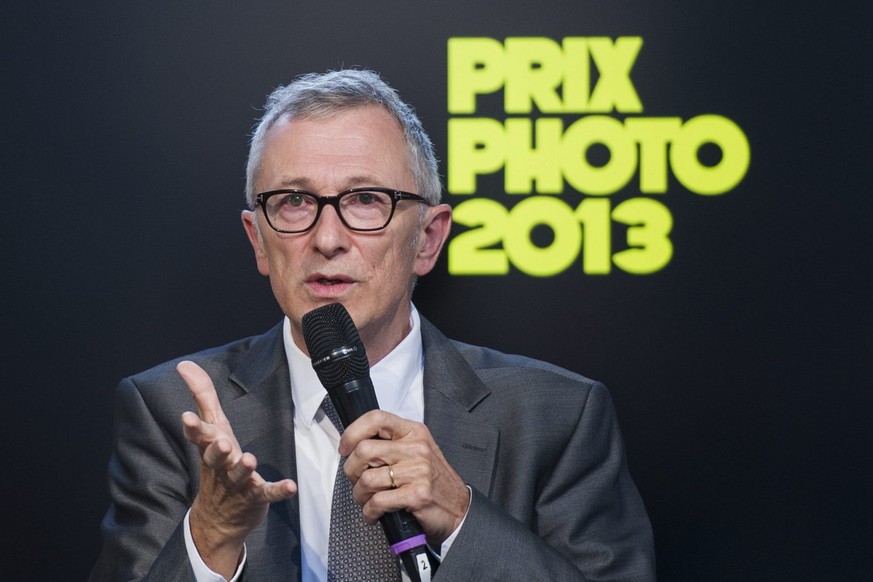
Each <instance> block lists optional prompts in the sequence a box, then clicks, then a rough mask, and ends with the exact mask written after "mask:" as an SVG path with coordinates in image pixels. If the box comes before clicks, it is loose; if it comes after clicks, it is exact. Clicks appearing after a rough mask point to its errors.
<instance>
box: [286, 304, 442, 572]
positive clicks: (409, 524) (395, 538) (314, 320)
mask: <svg viewBox="0 0 873 582" xmlns="http://www.w3.org/2000/svg"><path fill="white" fill-rule="evenodd" d="M303 339H304V341H305V342H306V348H307V349H308V350H309V356H310V357H311V358H312V367H313V368H314V369H315V373H316V374H317V375H318V379H319V380H320V381H321V383H322V385H323V386H324V387H325V389H326V390H327V394H328V396H330V400H331V402H332V403H333V406H334V408H336V411H337V413H338V415H339V417H340V420H341V421H342V424H343V426H344V427H346V426H348V425H350V424H351V423H352V422H354V421H355V420H357V419H358V417H360V416H361V415H363V414H365V413H367V412H369V411H370V410H376V409H378V408H379V402H378V400H377V399H376V392H375V390H374V389H373V382H372V380H370V365H369V363H368V362H367V352H366V351H365V349H364V344H363V343H362V342H361V337H360V335H359V334H358V329H357V328H356V327H355V323H354V322H353V321H352V318H351V316H349V313H348V311H346V308H345V307H343V306H342V304H340V303H331V304H329V305H324V306H322V307H319V308H317V309H313V310H312V311H310V312H309V313H306V314H305V315H304V316H303ZM379 522H380V523H381V524H382V529H383V530H384V532H385V537H386V538H388V544H389V545H390V546H391V553H392V554H394V555H395V556H399V557H400V560H401V562H402V563H403V567H404V568H405V569H406V573H407V574H408V575H409V577H410V578H411V579H412V580H413V582H429V581H430V579H431V576H432V575H433V573H434V572H435V571H436V569H437V567H438V565H439V562H438V561H437V560H436V558H435V557H434V556H432V555H431V553H430V552H429V551H428V549H427V546H426V539H425V535H424V531H423V530H422V529H421V526H420V525H419V523H418V522H417V521H416V520H415V517H414V516H413V515H412V514H411V513H409V512H408V511H405V510H398V511H394V512H391V513H386V514H385V515H383V516H382V517H381V518H380V519H379Z"/></svg>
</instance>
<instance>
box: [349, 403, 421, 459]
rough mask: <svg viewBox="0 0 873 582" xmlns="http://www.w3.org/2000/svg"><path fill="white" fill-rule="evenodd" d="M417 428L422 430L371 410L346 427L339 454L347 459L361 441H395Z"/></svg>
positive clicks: (383, 412)
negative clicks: (373, 439) (374, 439)
mask: <svg viewBox="0 0 873 582" xmlns="http://www.w3.org/2000/svg"><path fill="white" fill-rule="evenodd" d="M418 427H422V428H424V425H423V424H419V423H417V422H413V421H411V420H407V419H405V418H401V417H399V416H397V415H394V414H391V413H390V412H385V411H384V410H371V411H370V412H368V413H366V414H364V415H363V416H361V417H359V418H358V419H357V420H356V421H355V422H353V423H352V424H350V425H349V426H347V427H346V429H345V431H344V432H343V436H342V438H341V439H340V446H339V453H340V455H342V456H344V457H347V456H348V455H349V453H351V452H352V451H353V450H354V449H355V448H356V447H357V446H358V444H359V443H360V442H361V441H364V440H367V439H372V438H379V439H383V440H388V441H397V440H400V439H402V438H404V437H408V436H410V434H412V433H414V432H415V431H416V430H418ZM425 430H427V429H425Z"/></svg>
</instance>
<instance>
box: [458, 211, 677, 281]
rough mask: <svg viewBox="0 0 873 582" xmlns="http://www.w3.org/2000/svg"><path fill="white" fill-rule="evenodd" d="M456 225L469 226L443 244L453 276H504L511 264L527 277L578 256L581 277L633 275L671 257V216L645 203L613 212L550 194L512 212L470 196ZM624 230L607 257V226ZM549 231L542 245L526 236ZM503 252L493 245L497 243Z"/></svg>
mask: <svg viewBox="0 0 873 582" xmlns="http://www.w3.org/2000/svg"><path fill="white" fill-rule="evenodd" d="M454 220H455V222H456V223H458V224H461V225H464V226H467V227H470V230H466V231H464V232H462V233H460V234H458V235H457V236H456V237H455V238H453V239H452V240H451V241H450V243H449V248H448V268H449V273H451V274H452V275H505V274H507V273H508V272H509V267H510V264H511V265H512V266H514V267H515V268H517V269H518V270H519V271H521V272H522V273H525V274H527V275H531V276H534V277H551V276H553V275H557V274H559V273H562V272H564V271H566V270H567V269H568V268H570V266H571V265H572V264H573V263H574V262H575V261H576V259H577V258H578V257H579V255H580V254H581V256H582V271H583V272H584V273H585V274H588V275H605V274H608V273H610V272H611V270H612V265H613V264H614V265H615V266H616V267H618V268H619V269H621V270H622V271H625V272H627V273H632V274H636V275H645V274H649V273H654V272H655V271H659V270H660V269H663V268H664V267H665V266H666V265H667V263H669V262H670V259H671V257H672V256H673V243H672V241H671V240H670V238H669V235H670V231H671V229H672V227H673V216H672V215H671V214H670V211H669V210H668V209H667V207H666V206H664V205H663V204H661V203H660V202H658V201H657V200H654V199H652V198H631V199H628V200H624V201H623V202H620V203H618V204H616V205H615V207H614V208H612V203H611V201H610V200H609V199H608V198H594V197H588V198H585V199H584V200H582V202H581V203H580V204H579V205H578V206H577V207H576V208H575V209H573V208H572V207H571V206H570V205H569V204H567V202H565V201H564V200H562V199H560V198H556V197H552V196H531V197H528V198H525V199H524V200H522V201H521V202H519V203H518V204H516V205H515V206H513V207H512V208H511V209H508V208H506V207H505V206H504V205H503V204H501V203H500V202H498V201H496V200H493V199H490V198H473V199H470V200H465V201H464V202H462V203H461V204H458V205H457V206H456V207H455V209H454ZM613 221H614V222H616V223H620V224H624V225H627V229H626V233H627V234H626V237H627V246H628V247H629V248H625V249H623V250H620V251H618V252H616V253H613V252H612V222H613ZM538 226H546V227H548V228H549V229H551V231H552V233H553V238H552V241H551V243H550V244H549V245H548V246H545V247H542V246H538V245H537V244H534V242H533V240H532V239H531V232H532V231H533V229H534V228H536V227H538ZM501 244H502V246H496V245H501Z"/></svg>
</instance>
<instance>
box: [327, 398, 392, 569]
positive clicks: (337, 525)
mask: <svg viewBox="0 0 873 582" xmlns="http://www.w3.org/2000/svg"><path fill="white" fill-rule="evenodd" d="M321 409H322V410H323V411H324V413H325V415H326V416H327V417H328V418H329V419H330V421H331V422H332V423H333V425H334V426H335V427H336V429H337V430H338V431H339V433H340V434H343V425H342V422H340V419H339V415H338V414H337V412H336V409H335V408H334V407H333V403H331V401H330V398H329V397H325V399H324V401H323V402H322V403H321ZM345 461H346V460H345V458H341V459H340V463H339V467H337V472H336V483H335V484H334V487H333V500H332V502H331V509H330V538H329V541H328V550H327V579H328V582H371V581H372V582H381V581H385V582H388V581H391V582H395V581H397V580H400V568H399V567H398V564H397V558H395V557H394V556H393V555H392V554H391V551H390V550H389V549H388V540H386V539H385V533H384V532H383V531H382V526H380V525H379V524H378V523H377V524H375V525H367V523H366V522H365V521H364V516H363V514H362V513H361V507H360V506H359V505H358V504H357V503H355V499H354V498H353V497H352V484H351V483H350V482H349V479H348V477H346V474H345V473H344V472H343V464H344V463H345Z"/></svg>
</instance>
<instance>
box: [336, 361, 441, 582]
mask: <svg viewBox="0 0 873 582" xmlns="http://www.w3.org/2000/svg"><path fill="white" fill-rule="evenodd" d="M327 393H328V396H330V401H331V402H332V403H333V407H334V408H335V409H336V411H337V414H338V415H339V417H340V420H341V421H342V423H343V426H349V425H350V424H351V423H353V422H354V421H355V420H357V419H358V418H359V417H360V416H362V415H364V414H365V413H367V412H369V411H371V410H377V409H378V408H379V401H378V400H376V391H375V389H374V388H373V381H372V380H371V379H370V377H369V376H366V377H364V378H356V379H354V380H350V381H349V382H345V383H344V384H340V385H338V386H334V387H333V388H331V389H329V390H328V391H327ZM379 523H380V524H381V525H382V530H383V531H384V532H385V537H386V538H388V544H389V545H390V546H391V552H392V553H393V554H395V555H397V556H400V560H401V561H402V562H403V566H404V568H406V573H407V574H409V576H410V578H411V579H412V580H413V582H428V581H429V580H430V578H431V576H433V574H434V573H435V572H436V569H437V567H438V566H439V562H438V561H437V559H436V558H435V557H434V556H433V555H432V554H431V553H430V552H429V551H428V550H427V546H426V543H427V542H426V540H425V535H424V530H422V529H421V525H419V523H418V521H416V519H415V516H413V515H412V514H411V513H409V512H408V511H406V510H405V509H399V510H397V511H392V512H390V513H386V514H384V515H383V516H382V517H381V518H379Z"/></svg>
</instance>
